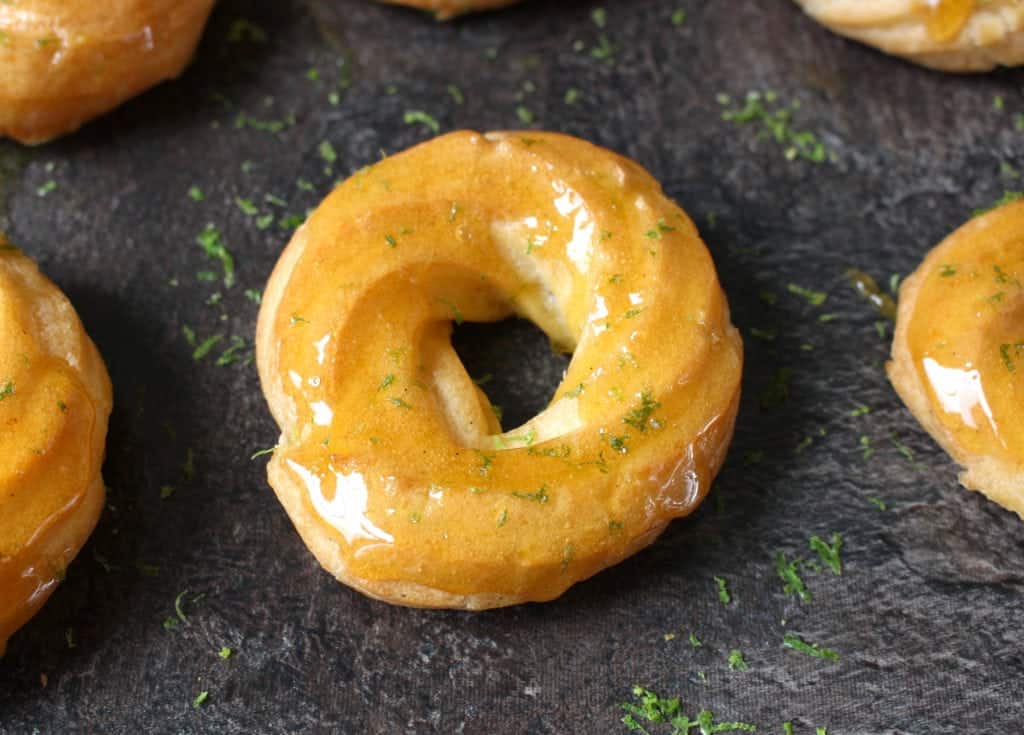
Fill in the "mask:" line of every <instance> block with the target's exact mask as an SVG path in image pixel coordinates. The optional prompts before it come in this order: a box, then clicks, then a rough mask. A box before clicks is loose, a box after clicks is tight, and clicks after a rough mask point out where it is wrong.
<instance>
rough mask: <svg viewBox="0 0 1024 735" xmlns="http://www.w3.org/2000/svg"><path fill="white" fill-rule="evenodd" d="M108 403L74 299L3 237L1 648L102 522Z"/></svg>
mask: <svg viewBox="0 0 1024 735" xmlns="http://www.w3.org/2000/svg"><path fill="white" fill-rule="evenodd" d="M110 406H111V391H110V381H109V378H108V377H107V371H106V368H105V367H104V365H103V361H102V359H101V358H100V356H99V354H98V353H97V351H96V347H95V346H94V345H93V343H92V341H91V340H90V339H89V337H88V335H86V333H85V330H84V329H83V328H82V325H81V322H79V320H78V316H77V315H76V314H75V311H74V309H73V308H72V306H71V304H70V303H69V302H68V300H67V298H65V297H64V295H63V294H62V293H61V292H60V290H59V289H58V288H57V287H56V286H54V285H53V283H51V282H50V281H49V280H47V279H46V278H45V277H44V276H43V275H42V274H40V273H39V270H38V269H37V268H36V265H35V263H33V262H32V261H31V260H29V259H28V258H26V257H25V256H24V255H22V254H21V253H20V252H18V251H17V250H16V249H14V248H13V247H12V246H11V245H10V244H9V243H8V242H7V240H6V239H4V238H3V236H2V235H0V654H2V653H3V650H4V648H5V647H6V644H7V639H8V637H9V636H10V635H11V634H12V633H13V632H14V631H16V630H17V629H18V628H19V627H21V626H22V625H24V624H25V622H27V621H28V619H29V618H31V617H32V615H34V614H35V612H36V611H37V610H38V609H39V608H40V607H41V606H42V604H43V603H44V602H45V601H46V599H47V598H48V597H49V596H50V593H51V592H52V591H53V590H54V588H56V586H57V584H59V582H60V580H61V579H63V577H64V573H65V570H66V569H67V566H68V564H70V563H71V560H72V559H74V557H75V555H76V554H77V553H78V551H79V549H81V547H82V545H83V544H84V543H85V541H86V539H87V538H88V536H89V534H90V533H91V532H92V529H93V527H94V526H95V525H96V521H97V519H98V518H99V515H100V511H101V510H102V508H103V498H104V490H103V480H102V478H101V477H100V465H101V463H102V461H103V448H104V441H105V438H106V433H107V418H108V416H109V415H110Z"/></svg>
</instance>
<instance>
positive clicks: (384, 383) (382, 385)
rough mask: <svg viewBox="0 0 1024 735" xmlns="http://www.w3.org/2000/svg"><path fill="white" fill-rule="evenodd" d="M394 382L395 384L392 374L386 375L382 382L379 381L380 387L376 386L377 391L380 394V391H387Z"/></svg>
mask: <svg viewBox="0 0 1024 735" xmlns="http://www.w3.org/2000/svg"><path fill="white" fill-rule="evenodd" d="M394 382H395V376H394V374H393V373H388V374H387V375H385V376H384V380H382V381H380V385H379V386H377V391H378V392H380V391H382V390H387V389H388V388H390V387H391V386H392V385H393V384H394Z"/></svg>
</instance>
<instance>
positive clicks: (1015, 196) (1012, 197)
mask: <svg viewBox="0 0 1024 735" xmlns="http://www.w3.org/2000/svg"><path fill="white" fill-rule="evenodd" d="M1019 199H1024V191H1004V192H1003V195H1002V196H1001V197H999V199H997V200H996V201H995V202H994V203H993V204H992V205H991V206H988V207H981V208H979V209H975V210H974V211H973V212H971V214H972V215H973V216H975V217H978V216H980V215H983V214H986V213H988V212H991V211H992V210H993V209H999V207H1001V206H1003V205H1004V204H1009V203H1010V202H1016V201H1018V200H1019Z"/></svg>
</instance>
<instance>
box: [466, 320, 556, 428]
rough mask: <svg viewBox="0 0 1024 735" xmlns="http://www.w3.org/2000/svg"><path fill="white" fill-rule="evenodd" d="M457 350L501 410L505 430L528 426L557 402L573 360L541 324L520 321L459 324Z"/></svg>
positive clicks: (488, 395) (469, 371) (492, 401)
mask: <svg viewBox="0 0 1024 735" xmlns="http://www.w3.org/2000/svg"><path fill="white" fill-rule="evenodd" d="M452 346H453V347H454V348H455V352H456V353H457V354H458V356H459V359H461V360H462V364H463V365H464V366H465V368H466V372H468V373H469V375H470V377H472V378H473V380H474V381H476V383H477V385H479V386H480V388H481V389H482V390H483V391H484V392H485V393H486V394H487V397H488V399H489V400H490V401H491V403H492V404H493V405H495V406H496V407H498V409H499V420H500V422H501V425H502V427H503V428H504V429H509V428H514V427H517V426H521V425H523V424H525V423H526V422H527V421H529V420H530V419H532V418H534V417H535V416H537V415H538V414H539V413H540V412H541V411H543V410H544V409H545V408H546V407H547V406H548V404H549V403H551V400H552V399H553V398H554V395H555V391H556V389H557V388H558V385H559V384H560V383H561V381H562V377H563V376H564V375H565V371H566V369H567V368H568V366H569V360H570V358H571V357H572V355H567V354H563V353H559V352H556V351H555V350H554V349H552V346H551V340H550V339H548V336H547V335H546V334H544V332H543V331H542V330H541V329H540V328H539V327H538V326H537V325H536V324H534V323H533V322H531V321H529V320H526V319H519V318H511V319H505V320H503V321H500V322H493V323H480V322H464V323H462V324H458V325H453V330H452Z"/></svg>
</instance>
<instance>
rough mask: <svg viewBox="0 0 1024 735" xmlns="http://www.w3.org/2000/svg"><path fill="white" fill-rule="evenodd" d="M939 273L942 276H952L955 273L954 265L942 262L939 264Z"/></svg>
mask: <svg viewBox="0 0 1024 735" xmlns="http://www.w3.org/2000/svg"><path fill="white" fill-rule="evenodd" d="M939 275H940V276H941V277H942V278H952V277H953V276H955V275H956V266H955V265H950V264H949V263H943V264H942V265H940V266H939Z"/></svg>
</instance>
